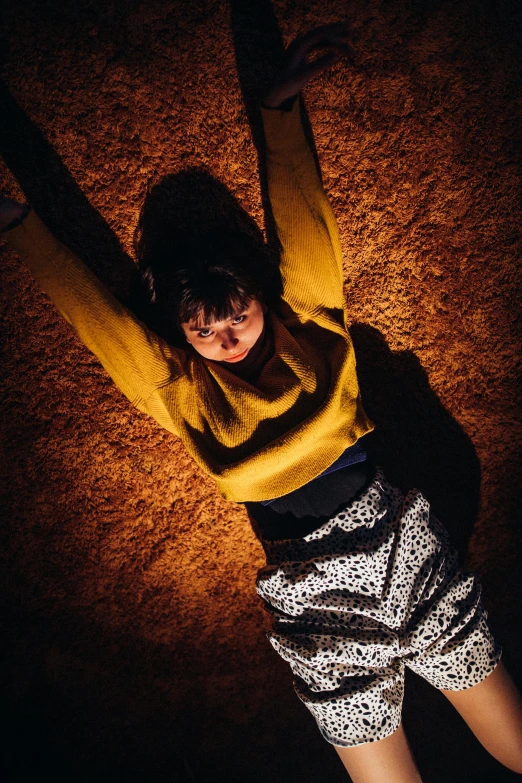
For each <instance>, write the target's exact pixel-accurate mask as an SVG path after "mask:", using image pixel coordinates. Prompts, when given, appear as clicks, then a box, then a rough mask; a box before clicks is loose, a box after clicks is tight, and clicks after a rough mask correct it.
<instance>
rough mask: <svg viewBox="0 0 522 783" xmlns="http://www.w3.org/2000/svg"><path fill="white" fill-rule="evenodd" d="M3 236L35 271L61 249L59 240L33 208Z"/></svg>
mask: <svg viewBox="0 0 522 783" xmlns="http://www.w3.org/2000/svg"><path fill="white" fill-rule="evenodd" d="M2 236H3V237H4V238H5V239H6V240H7V241H8V242H9V244H10V245H11V247H12V248H13V249H14V250H16V252H17V253H18V255H19V256H20V257H21V258H22V259H24V260H25V261H26V263H28V264H29V266H30V268H31V269H32V271H33V272H34V271H35V269H36V268H38V267H40V266H45V264H46V261H47V259H48V258H50V257H52V256H54V255H55V254H56V252H57V250H58V249H59V242H58V241H57V240H56V239H55V237H54V236H53V235H52V234H51V232H50V231H49V230H48V229H47V227H46V226H45V225H44V224H43V223H42V221H41V220H40V218H39V217H38V215H37V214H36V212H35V211H34V210H33V209H29V212H28V214H27V217H26V218H25V219H24V220H23V221H22V222H21V223H20V224H19V225H16V226H14V227H13V228H10V227H8V230H7V231H6V232H5V233H4V234H3V235H2Z"/></svg>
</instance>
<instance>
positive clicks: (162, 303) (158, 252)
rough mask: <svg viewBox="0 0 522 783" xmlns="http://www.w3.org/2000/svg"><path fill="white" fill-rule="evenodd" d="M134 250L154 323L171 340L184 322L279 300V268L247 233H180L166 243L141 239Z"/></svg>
mask: <svg viewBox="0 0 522 783" xmlns="http://www.w3.org/2000/svg"><path fill="white" fill-rule="evenodd" d="M136 249H137V254H138V263H139V271H140V276H141V280H142V283H143V286H144V292H145V295H146V299H147V307H148V310H149V313H150V316H151V317H152V319H153V321H154V323H153V324H152V326H153V328H154V329H155V331H157V332H158V333H160V334H162V336H164V337H165V338H166V339H170V340H171V341H172V340H173V338H174V337H175V335H176V334H177V335H178V336H179V333H180V325H181V324H182V323H184V322H187V321H190V320H192V319H194V320H198V321H199V322H201V323H205V324H208V323H211V322H212V321H220V320H224V319H226V318H230V317H231V316H232V315H233V314H234V313H236V312H237V311H238V310H239V309H243V308H244V307H246V306H247V304H248V302H250V301H251V300H252V299H258V300H260V301H263V302H265V303H266V304H267V305H268V306H269V307H273V306H274V304H275V302H276V300H277V299H278V298H279V294H280V277H279V270H278V268H277V266H276V265H275V264H274V262H273V260H272V259H271V258H270V255H269V253H268V251H267V250H266V248H265V246H264V245H263V244H261V245H260V243H259V242H256V241H255V240H254V239H253V238H252V237H250V236H249V235H248V234H245V233H241V232H237V231H233V230H231V229H229V228H226V227H214V228H212V229H210V230H208V231H205V232H203V233H200V234H199V235H197V236H194V235H192V236H190V238H189V237H187V236H185V237H182V236H179V235H178V236H176V237H175V239H174V238H172V240H171V242H170V243H169V245H168V246H167V247H165V246H163V247H162V248H158V247H154V246H153V247H152V248H149V247H148V246H147V244H146V243H145V242H141V244H140V242H138V244H137V248H136ZM148 320H149V321H150V318H149V319H148Z"/></svg>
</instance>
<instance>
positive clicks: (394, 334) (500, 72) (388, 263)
mask: <svg viewBox="0 0 522 783" xmlns="http://www.w3.org/2000/svg"><path fill="white" fill-rule="evenodd" d="M3 7H4V10H3V25H2V32H1V39H0V53H1V55H0V56H1V58H2V61H1V63H0V66H1V69H2V75H3V85H2V87H1V91H0V153H1V154H2V156H3V157H4V160H5V161H6V163H7V164H8V166H9V167H10V169H11V170H12V172H13V174H14V175H15V177H16V179H17V180H18V182H19V183H20V185H21V187H22V189H23V190H24V192H25V193H26V195H27V197H28V199H29V200H30V201H31V203H32V204H33V206H34V207H35V208H36V209H37V211H38V212H39V213H40V214H41V216H42V217H43V218H44V219H45V220H46V221H47V222H48V224H49V225H50V226H51V227H52V228H53V230H54V231H55V232H56V233H57V234H58V235H59V236H60V238H62V239H63V240H64V241H65V242H66V243H68V244H69V245H70V246H71V247H72V248H73V249H74V250H76V252H78V253H79V254H80V255H81V256H82V258H84V259H85V260H86V261H87V262H88V263H89V264H91V265H92V266H93V268H95V269H96V271H97V272H98V273H99V274H100V275H101V276H102V277H103V279H104V280H105V281H106V282H107V284H108V285H109V286H110V287H111V288H112V289H113V290H114V291H115V292H116V293H117V294H118V295H119V296H120V297H121V298H122V299H126V298H127V297H128V295H129V286H130V283H131V279H132V271H133V265H132V259H133V234H134V230H135V227H136V224H137V221H138V217H139V214H140V210H141V207H142V204H143V202H144V200H145V198H146V196H147V193H148V191H149V190H150V189H151V188H152V186H153V185H159V189H156V191H155V193H156V195H158V193H159V198H160V201H161V199H163V202H162V203H163V206H165V205H166V206H169V205H170V204H171V203H177V204H184V205H185V213H184V216H183V219H185V220H186V219H188V220H189V222H190V220H192V222H197V221H200V220H205V219H206V218H207V213H206V212H205V210H206V209H207V212H211V211H212V208H211V205H212V203H214V202H215V201H216V198H215V196H216V193H217V194H218V195H219V193H220V192H221V191H220V188H219V184H218V183H217V182H216V180H217V181H218V182H219V183H222V185H224V186H225V187H226V188H227V189H228V190H229V191H230V193H231V194H232V195H233V196H234V197H235V199H237V201H238V203H239V205H240V206H241V207H242V208H243V209H244V210H246V211H247V212H248V213H250V215H252V216H253V217H254V218H255V220H256V221H257V223H258V225H259V226H260V227H263V226H264V220H263V209H262V204H263V199H262V190H260V187H259V177H258V158H257V154H256V148H255V146H254V143H253V140H252V138H254V140H255V141H256V142H258V143H259V123H258V119H259V118H258V116H257V112H256V109H255V100H256V95H257V94H258V89H259V87H258V86H259V85H262V84H263V83H266V81H267V79H268V78H269V76H270V73H271V70H272V68H273V64H274V62H276V61H277V58H278V56H279V54H280V51H281V45H282V44H281V41H282V40H285V41H288V40H289V39H290V38H291V37H293V36H294V35H295V34H297V33H299V32H303V31H305V30H307V29H308V28H310V27H312V26H315V25H317V24H322V23H325V22H330V21H338V20H340V19H344V18H346V19H348V21H349V22H350V23H351V24H352V27H353V30H354V33H355V46H356V48H357V51H358V56H357V62H356V64H355V65H354V66H349V65H338V66H336V67H335V69H334V70H333V71H332V73H331V74H330V75H329V76H328V77H325V78H322V79H321V80H320V81H319V82H317V83H316V84H314V85H313V86H311V87H310V88H309V90H308V91H307V93H306V104H307V108H308V113H309V117H310V121H311V125H312V127H313V132H314V136H315V143H316V147H317V151H318V155H319V159H320V163H321V166H322V172H323V177H324V182H325V186H326V188H327V190H328V192H329V194H330V196H331V199H332V202H333V205H334V209H335V212H336V215H337V216H338V219H339V224H340V229H341V237H342V244H343V248H344V253H345V262H346V295H347V301H348V303H349V307H350V312H351V314H352V318H353V324H354V325H353V337H354V342H355V344H356V348H357V352H358V362H359V368H360V377H361V385H362V388H363V394H364V400H365V404H366V408H367V410H368V412H369V414H370V415H371V416H372V418H373V419H374V420H375V422H376V423H377V425H378V431H377V434H376V436H375V438H374V440H375V448H376V450H377V452H378V454H379V459H380V461H381V462H382V463H383V464H384V466H385V467H386V469H387V472H388V473H389V475H390V477H391V478H392V479H393V480H394V481H396V482H398V483H399V484H400V485H401V486H403V487H404V488H407V487H410V486H412V485H417V486H420V487H421V488H423V489H424V490H425V491H426V492H427V493H428V495H429V497H430V498H431V500H432V502H433V505H434V507H435V509H436V510H437V512H438V514H439V515H440V516H441V517H442V518H443V519H444V521H445V522H446V524H447V525H448V527H449V528H450V530H451V533H452V535H453V537H454V539H455V541H456V542H457V544H458V545H459V547H460V548H461V550H462V551H463V552H464V551H466V549H467V551H468V556H467V557H468V563H469V564H470V565H471V566H472V567H473V568H475V569H476V570H478V572H479V573H480V574H481V576H482V579H483V583H484V593H485V599H486V602H487V604H488V606H489V608H490V619H491V623H492V625H493V627H494V629H495V631H496V632H497V634H498V636H499V637H500V639H501V641H502V642H503V644H504V646H505V659H506V661H507V663H508V665H509V666H510V668H511V670H512V672H513V674H514V675H515V677H516V678H517V679H518V681H519V683H520V679H521V677H522V668H521V666H520V656H521V652H522V650H521V645H522V625H521V619H522V617H521V610H520V604H519V602H518V596H519V593H520V577H519V571H520V564H521V552H522V546H521V537H520V521H521V520H520V500H521V486H522V482H521V476H520V468H519V465H520V446H521V425H520V405H519V400H518V398H517V394H518V393H519V388H518V387H517V383H519V381H520V354H519V339H520V297H521V294H520V289H521V286H520V256H521V213H520V195H521V193H520V184H521V167H520V142H521V138H520V136H521V131H520V127H521V126H520V113H521V112H520V109H521V92H520V63H521V58H520V43H519V42H520V27H521V23H522V12H521V8H520V5H519V3H518V2H516V1H515V0H513V2H509V0H491V1H490V2H487V1H486V0H452V2H450V1H447V2H443V1H439V0H424V1H421V0H409V1H408V2H407V1H406V0H404V1H403V2H399V0H386V1H385V0H382V2H379V0H361V2H357V3H351V4H348V3H345V2H336V0H320V1H319V0H311V2H306V3H295V2H292V1H291V0H277V2H274V4H273V8H272V9H271V7H270V6H269V4H268V3H266V2H261V0H256V1H255V2H248V0H242V1H240V0H234V1H233V2H231V3H230V4H229V3H227V2H225V0H218V1H217V2H213V1H212V0H196V1H195V2H194V1H192V2H188V0H187V2H178V3H175V2H161V1H160V0H151V1H150V2H148V3H145V2H141V0H121V2H109V3H107V2H105V0H103V1H102V0H77V1H76V2H74V1H73V0H61V2H56V1H51V0H47V1H46V2H43V1H41V0H40V1H37V0H26V2H24V3H14V2H12V0H7V1H6V2H5V3H4V4H3ZM276 19H277V23H276ZM277 24H279V30H280V32H278V27H277ZM245 101H246V107H247V108H246V109H245V103H244V102H245ZM249 119H250V121H251V122H252V124H253V137H252V134H251V131H250V129H249V122H248V121H249ZM181 172H185V174H183V176H179V175H180V174H181ZM263 181H264V180H263ZM0 184H2V185H3V187H4V188H5V189H6V192H8V193H9V194H12V195H19V194H20V191H19V189H18V187H17V185H16V182H15V179H14V178H12V177H11V175H10V174H8V172H7V170H6V169H2V170H1V183H0ZM194 194H197V196H198V197H197V198H194V197H193V196H194ZM151 198H152V195H150V196H149V199H151ZM227 198H229V199H230V197H229V196H227ZM212 199H214V202H213V201H212ZM217 201H218V202H219V198H217ZM230 201H231V202H232V199H230ZM150 203H151V202H150V201H149V204H150ZM191 210H193V212H191ZM269 234H270V222H269ZM0 280H1V286H2V300H1V320H2V342H1V348H2V353H1V370H0V372H1V384H2V394H1V410H2V462H1V471H2V520H1V531H2V549H1V558H2V560H1V566H0V573H1V598H0V600H1V606H2V616H3V639H2V651H3V662H2V666H1V670H0V671H1V680H2V686H3V691H4V697H3V700H2V707H3V713H4V717H5V719H6V727H5V729H4V730H3V733H2V738H3V740H4V742H5V747H4V749H3V751H2V763H3V764H5V765H6V771H5V773H4V776H3V779H4V780H6V781H7V780H8V781H26V780H27V781H45V780H48V779H49V780H53V781H68V782H69V781H75V782H76V781H89V782H90V781H96V782H98V781H111V783H112V782H113V781H126V782H127V781H171V782H172V783H178V782H179V783H185V782H187V783H188V782H189V781H198V783H203V781H205V782H206V781H213V780H216V779H218V778H222V779H224V780H228V781H234V782H235V781H237V782H238V783H239V781H245V780H249V781H252V783H256V782H257V781H259V783H260V782H261V781H266V780H274V781H283V780H284V781H285V783H294V782H295V783H297V781H299V782H300V783H305V782H306V781H310V782H311V781H323V780H328V781H330V783H335V781H342V780H344V779H346V778H345V775H344V772H343V769H342V767H341V766H340V764H339V762H338V761H337V758H336V755H335V752H334V751H333V750H332V749H331V748H330V747H329V746H328V745H326V744H325V743H324V742H323V741H322V740H321V738H320V736H319V734H318V732H317V730H316V728H315V725H314V723H313V721H312V719H311V718H310V716H309V715H308V712H307V710H306V709H305V708H304V707H303V706H302V705H301V704H300V703H299V701H298V700H297V699H296V697H295V696H294V695H293V692H292V687H291V678H290V672H289V671H287V669H286V665H285V664H283V662H282V661H280V660H279V659H278V657H277V656H276V654H275V653H274V652H273V651H272V649H271V647H270V645H269V644H268V642H267V641H266V639H265V638H264V630H265V629H267V628H268V625H269V618H268V616H267V615H266V614H265V613H264V612H263V609H262V607H261V606H260V604H259V602H258V600H257V598H256V596H255V593H254V588H253V582H254V578H255V573H256V569H257V568H258V567H259V566H260V565H261V563H262V553H261V548H260V546H259V544H258V542H257V541H256V539H255V536H254V534H253V533H252V531H251V529H250V527H249V525H248V522H247V519H246V516H245V514H244V512H243V510H242V508H241V507H240V506H235V505H230V504H227V503H225V502H224V501H222V500H221V499H220V498H219V497H218V496H217V494H216V491H215V490H214V488H213V486H212V484H211V483H210V481H209V480H208V479H207V478H206V477H205V476H204V475H202V474H201V472H200V471H199V470H198V469H197V468H196V467H195V465H194V464H193V463H192V461H191V460H190V458H189V457H188V456H187V454H186V452H185V450H184V448H183V446H182V445H181V443H180V442H179V441H178V440H177V439H176V438H175V437H173V436H171V435H169V434H167V433H165V432H163V431H161V430H160V429H159V428H158V426H157V425H156V424H155V423H154V422H153V421H151V420H149V419H147V418H146V417H145V416H143V415H141V414H139V413H137V412H136V411H135V410H133V409H132V407H131V406H130V405H129V403H127V401H126V400H125V399H124V398H123V397H122V395H121V394H120V393H119V392H118V391H117V390H116V389H115V388H113V386H112V384H111V382H110V380H109V379H108V378H107V376H106V375H105V373H104V372H103V371H102V369H101V368H100V367H99V365H98V363H97V362H96V360H95V359H94V358H93V357H91V356H90V355H89V354H88V353H87V352H86V351H85V350H84V348H83V347H82V345H81V344H80V343H79V342H78V340H77V339H76V337H75V336H74V334H73V333H72V332H71V330H70V328H69V327H68V326H67V325H66V324H65V323H64V322H62V321H61V320H60V318H59V317H58V315H57V314H56V312H55V311H54V309H53V307H52V306H51V305H50V304H49V302H48V300H47V299H46V297H45V296H44V295H43V294H42V293H41V292H40V291H39V290H38V289H37V287H36V286H35V285H34V283H33V281H32V280H31V278H30V276H29V275H28V274H27V272H26V271H25V270H24V268H23V267H22V266H21V264H20V263H19V261H18V259H17V258H16V257H15V256H14V254H12V253H11V252H10V251H9V250H8V249H7V248H6V247H5V246H3V247H2V263H1V268H0ZM407 686H408V692H407V698H406V706H405V723H406V727H407V729H408V730H409V734H410V737H411V741H412V744H413V747H414V750H415V753H416V755H417V758H418V762H419V765H420V768H421V771H422V774H423V779H424V780H425V781H427V783H437V782H439V781H445V782H446V783H452V782H453V781H459V782H460V781H496V780H506V781H507V780H510V779H511V776H510V775H509V773H505V772H503V771H502V770H501V768H500V767H499V766H498V765H496V764H495V763H494V762H493V761H490V760H489V758H488V757H487V755H486V754H485V752H484V751H482V749H481V748H480V747H479V746H478V744H477V743H476V742H475V740H474V739H473V738H472V737H471V735H470V734H469V732H468V731H467V729H466V728H465V727H464V725H463V724H462V723H461V722H460V720H459V719H458V718H457V717H456V716H454V714H453V713H452V711H451V708H450V707H449V706H448V705H447V704H446V703H445V700H444V699H443V697H442V696H440V694H438V693H436V692H434V691H433V690H432V689H431V688H429V687H428V686H427V685H425V684H424V683H423V682H421V681H420V680H418V679H417V678H413V677H411V678H410V679H409V680H408V683H407ZM513 778H514V776H513Z"/></svg>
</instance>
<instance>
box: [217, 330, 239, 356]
mask: <svg viewBox="0 0 522 783" xmlns="http://www.w3.org/2000/svg"><path fill="white" fill-rule="evenodd" d="M238 342H239V340H238V338H237V337H235V336H234V333H233V332H232V330H229V329H227V330H225V331H223V332H222V334H221V347H222V348H223V350H225V351H233V350H234V348H235V347H236V345H237V344H238Z"/></svg>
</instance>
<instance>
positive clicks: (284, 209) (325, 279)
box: [262, 24, 352, 315]
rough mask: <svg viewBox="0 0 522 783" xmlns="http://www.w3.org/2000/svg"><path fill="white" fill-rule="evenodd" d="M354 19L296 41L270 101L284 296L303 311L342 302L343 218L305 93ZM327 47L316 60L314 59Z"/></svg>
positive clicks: (268, 133)
mask: <svg viewBox="0 0 522 783" xmlns="http://www.w3.org/2000/svg"><path fill="white" fill-rule="evenodd" d="M347 36H348V31H347V28H346V25H344V24H336V25H327V26H325V27H320V28H317V29H316V30H312V31H311V32H310V33H308V34H307V35H305V36H303V37H302V38H299V39H297V40H296V41H294V42H293V43H292V44H291V45H290V47H289V48H288V50H287V56H286V61H285V64H284V66H283V68H282V70H281V71H280V73H279V74H278V76H277V77H276V79H275V81H274V83H273V85H272V87H271V88H270V90H269V91H268V93H267V95H266V96H265V99H264V101H263V106H262V114H263V123H264V128H265V137H266V145H267V173H268V192H269V197H270V203H271V206H272V210H273V213H274V218H275V222H276V228H277V234H278V237H279V240H280V242H281V245H282V257H281V275H282V279H283V298H284V299H285V301H287V302H288V304H289V305H290V306H291V308H292V309H293V310H294V311H295V312H296V313H299V314H303V315H305V314H307V313H313V312H314V311H317V310H318V309H323V308H328V309H342V308H343V307H344V296H343V270H342V258H341V247H340V243H339V234H338V229H337V222H336V220H335V217H334V214H333V212H332V208H331V206H330V203H329V201H328V199H327V197H326V194H325V192H324V190H323V187H322V184H321V180H320V177H319V172H318V171H317V167H316V165H315V160H314V157H313V155H312V151H311V150H310V147H309V145H308V142H307V141H306V138H305V135H304V132H303V128H302V125H301V119H300V112H299V101H298V100H296V95H297V93H299V92H300V90H301V89H302V88H303V87H304V86H305V85H306V84H307V83H308V82H309V81H310V80H311V79H312V78H314V77H315V76H317V75H318V74H320V73H322V72H323V71H324V70H325V69H326V68H328V67H329V66H330V65H332V64H333V63H334V62H336V61H337V60H338V59H339V58H341V57H343V56H351V55H352V49H351V47H350V46H349V45H348V44H347V42H346V38H347ZM316 52H319V55H318V56H317V58H316V59H310V58H311V56H313V54H314V53H316Z"/></svg>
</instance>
